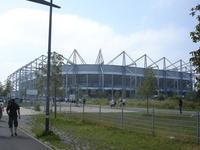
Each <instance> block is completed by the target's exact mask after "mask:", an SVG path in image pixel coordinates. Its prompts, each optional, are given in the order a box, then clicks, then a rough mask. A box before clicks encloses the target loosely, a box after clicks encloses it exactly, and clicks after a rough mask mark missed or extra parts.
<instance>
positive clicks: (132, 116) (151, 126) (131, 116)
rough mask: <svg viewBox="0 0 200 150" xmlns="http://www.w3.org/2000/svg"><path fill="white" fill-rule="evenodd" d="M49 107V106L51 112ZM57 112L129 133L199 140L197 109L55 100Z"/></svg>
mask: <svg viewBox="0 0 200 150" xmlns="http://www.w3.org/2000/svg"><path fill="white" fill-rule="evenodd" d="M53 107H54V106H53V105H52V108H51V110H52V111H53V110H54V109H53ZM41 108H44V106H42V107H41ZM44 110H45V109H44ZM57 112H58V113H59V112H62V113H63V112H64V113H66V115H67V117H73V118H74V117H75V118H79V119H81V120H85V121H91V122H95V123H100V124H104V125H108V126H112V127H116V128H120V129H125V130H130V131H133V132H139V133H145V134H150V135H152V136H157V135H158V136H165V137H168V138H170V139H172V140H173V139H174V140H181V141H184V142H192V143H197V144H199V143H200V113H199V112H193V111H190V112H189V111H184V112H183V113H182V114H180V113H179V111H177V110H162V109H156V108H149V113H147V111H146V109H144V108H127V107H114V108H111V107H109V106H101V105H87V104H74V103H65V102H61V103H59V102H58V103H57Z"/></svg>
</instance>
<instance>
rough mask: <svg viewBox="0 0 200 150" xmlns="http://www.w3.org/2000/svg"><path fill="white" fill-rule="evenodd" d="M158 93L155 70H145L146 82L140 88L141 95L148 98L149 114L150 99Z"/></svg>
mask: <svg viewBox="0 0 200 150" xmlns="http://www.w3.org/2000/svg"><path fill="white" fill-rule="evenodd" d="M155 91H156V78H155V75H154V73H153V70H152V69H150V68H147V69H145V70H144V81H143V84H142V85H141V87H139V94H140V95H142V96H145V97H146V100H147V113H149V97H151V96H152V95H154V93H155Z"/></svg>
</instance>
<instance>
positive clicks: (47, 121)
mask: <svg viewBox="0 0 200 150" xmlns="http://www.w3.org/2000/svg"><path fill="white" fill-rule="evenodd" d="M27 1H31V2H35V3H39V4H42V5H47V6H49V8H50V9H49V37H48V60H47V88H46V89H47V92H46V115H45V132H48V131H49V97H50V96H49V95H50V92H49V91H50V90H49V87H50V72H51V71H50V68H51V67H50V66H51V28H52V7H55V8H61V7H60V6H57V5H55V4H53V0H50V2H47V1H45V0H27Z"/></svg>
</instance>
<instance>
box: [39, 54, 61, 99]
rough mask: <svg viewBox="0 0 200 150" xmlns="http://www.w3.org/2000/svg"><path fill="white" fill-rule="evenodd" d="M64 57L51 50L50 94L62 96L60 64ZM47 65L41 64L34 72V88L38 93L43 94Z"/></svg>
mask: <svg viewBox="0 0 200 150" xmlns="http://www.w3.org/2000/svg"><path fill="white" fill-rule="evenodd" d="M63 58H64V57H63V56H62V55H60V54H58V53H55V52H53V53H52V55H51V73H50V96H52V97H56V96H57V95H58V96H63V75H62V64H63V61H64V59H63ZM46 74H47V65H43V66H42V68H40V69H39V70H38V71H37V72H36V73H35V76H36V88H37V89H38V94H39V95H40V96H43V95H44V94H45V91H46V77H47V75H46Z"/></svg>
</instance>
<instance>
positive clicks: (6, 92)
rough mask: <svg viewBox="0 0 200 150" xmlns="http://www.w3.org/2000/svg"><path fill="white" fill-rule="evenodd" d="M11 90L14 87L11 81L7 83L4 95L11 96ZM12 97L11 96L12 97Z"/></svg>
mask: <svg viewBox="0 0 200 150" xmlns="http://www.w3.org/2000/svg"><path fill="white" fill-rule="evenodd" d="M11 90H12V85H11V81H10V80H7V81H6V86H5V89H4V91H3V95H4V96H9V94H11ZM10 96H11V95H10Z"/></svg>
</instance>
